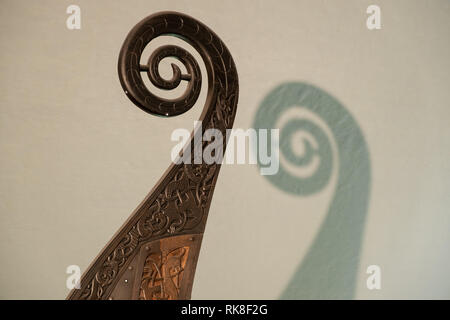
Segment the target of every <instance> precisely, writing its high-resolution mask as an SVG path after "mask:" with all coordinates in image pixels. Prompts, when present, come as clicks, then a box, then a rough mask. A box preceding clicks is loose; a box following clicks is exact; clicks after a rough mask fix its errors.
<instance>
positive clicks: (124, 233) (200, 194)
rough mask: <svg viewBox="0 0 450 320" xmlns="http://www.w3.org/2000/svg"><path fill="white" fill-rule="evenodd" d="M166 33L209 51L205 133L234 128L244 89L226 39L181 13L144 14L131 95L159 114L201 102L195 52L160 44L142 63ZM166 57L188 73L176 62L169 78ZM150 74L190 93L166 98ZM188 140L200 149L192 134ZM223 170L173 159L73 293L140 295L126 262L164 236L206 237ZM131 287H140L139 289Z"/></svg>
mask: <svg viewBox="0 0 450 320" xmlns="http://www.w3.org/2000/svg"><path fill="white" fill-rule="evenodd" d="M162 35H172V36H176V37H178V38H181V39H183V40H185V41H187V42H188V43H189V44H190V45H191V46H192V47H194V49H196V50H197V51H198V53H199V54H200V56H201V57H202V59H203V62H204V64H205V67H206V71H207V78H208V92H207V96H206V102H205V107H204V109H203V112H202V114H201V116H200V120H201V121H202V122H203V125H202V127H201V128H202V129H201V130H202V132H200V134H201V135H203V133H204V131H205V130H207V129H209V128H216V129H218V130H220V131H221V132H222V134H224V135H225V130H226V129H228V128H231V127H232V126H233V121H234V117H235V115H236V107H237V101H238V91H239V89H238V87H239V86H238V76H237V71H236V67H235V64H234V61H233V59H232V57H231V54H230V52H229V51H228V49H227V48H226V46H225V45H224V43H223V42H222V41H221V40H220V39H219V37H218V36H217V35H215V34H214V32H212V31H211V30H210V29H209V28H208V27H206V26H205V25H204V24H202V23H201V22H199V21H197V20H195V19H194V18H192V17H189V16H187V15H184V14H180V13H176V12H161V13H157V14H154V15H151V16H149V17H147V18H145V19H144V20H142V21H141V22H140V23H138V24H137V25H136V26H135V27H134V28H133V29H132V30H131V31H130V33H129V34H128V36H127V38H126V39H125V42H124V44H123V46H122V49H121V52H120V54H119V63H118V72H119V79H120V82H121V85H122V88H123V89H124V91H125V93H126V95H127V96H128V98H130V100H131V101H132V102H133V103H134V104H135V105H137V106H138V107H139V108H141V109H142V110H144V111H146V112H148V113H150V114H154V115H160V116H169V117H170V116H175V115H179V114H182V113H184V112H186V111H188V110H189V109H190V108H192V107H193V106H194V104H195V103H196V101H197V99H198V96H199V93H200V88H201V81H202V76H201V72H200V68H199V65H198V63H197V61H195V59H194V57H193V56H192V55H191V54H190V53H189V52H188V51H186V50H185V49H183V48H181V47H178V46H175V45H165V46H161V47H159V48H157V49H156V50H155V51H154V52H153V53H152V54H151V55H150V57H149V59H148V61H147V64H144V65H141V64H140V61H141V56H142V53H143V51H144V49H145V47H146V46H147V44H148V43H150V41H152V40H153V39H155V38H157V37H159V36H162ZM166 57H174V58H176V59H178V60H179V61H180V62H181V63H182V64H183V65H184V66H185V68H186V71H187V72H186V73H185V74H183V73H182V71H181V69H180V68H179V67H178V66H177V65H176V64H172V70H173V76H172V79H169V80H166V79H163V78H162V77H161V76H160V74H159V71H158V67H159V64H160V62H161V60H162V59H164V58H166ZM145 73H146V74H147V76H148V77H149V79H150V81H151V83H152V84H153V85H155V86H156V87H157V88H160V89H163V90H171V89H174V88H176V87H177V86H178V85H179V84H180V82H181V81H187V82H188V85H187V88H186V91H185V92H184V94H183V95H181V97H179V98H177V99H172V100H169V99H165V98H160V97H158V96H156V95H155V94H153V93H151V92H150V90H149V89H148V88H147V87H146V86H145V84H144V81H143V78H142V75H143V74H145ZM197 130H200V129H197ZM196 133H197V132H196ZM208 143H210V142H206V144H208ZM189 145H190V147H193V139H192V140H191V141H190V142H189ZM188 147H189V146H188ZM225 147H226V142H225V145H224V149H225ZM192 156H194V154H192ZM219 169H220V164H216V163H213V164H206V163H202V164H196V165H188V164H184V163H181V164H174V163H172V164H171V165H170V167H169V169H168V170H167V171H166V173H165V174H164V175H163V177H162V178H161V179H160V181H159V182H158V183H157V185H156V186H155V187H154V188H153V189H152V191H151V192H150V193H149V194H148V195H147V197H146V198H145V199H144V201H143V202H142V203H141V204H140V205H139V206H138V208H137V209H136V210H135V211H134V212H133V214H132V215H131V217H130V218H129V219H128V220H127V222H126V223H125V224H124V225H123V226H122V227H121V228H120V230H119V231H118V232H117V233H116V236H115V237H114V238H113V239H112V240H111V241H110V242H109V243H108V245H107V246H106V247H105V248H104V249H103V250H102V252H101V253H100V255H99V256H98V257H97V258H96V260H95V261H94V262H93V263H92V265H91V266H90V267H89V268H88V270H87V271H86V272H85V273H84V275H83V276H82V279H81V288H80V289H74V290H72V291H71V292H70V294H69V297H68V299H108V298H109V299H112V298H114V297H113V295H114V294H119V296H120V297H129V298H131V297H135V296H136V292H138V291H136V290H139V288H138V289H135V288H134V289H133V286H132V285H131V283H130V281H131V279H138V278H139V276H140V274H133V275H130V274H129V273H130V272H131V273H132V272H138V271H127V270H135V269H127V268H128V267H129V266H130V268H131V265H133V264H137V265H139V264H142V263H144V260H145V259H144V260H142V259H141V260H139V259H138V258H137V256H136V255H137V252H139V251H140V250H141V249H142V248H145V247H147V246H149V247H152V245H154V244H155V243H156V242H157V241H160V240H161V239H165V238H169V239H168V240H170V239H172V238H171V237H173V236H175V235H177V236H178V235H183V234H184V235H194V234H195V235H196V236H195V238H196V239H199V238H201V234H202V233H203V231H204V228H205V224H206V218H207V215H208V211H209V207H210V204H211V200H212V195H213V191H214V186H215V183H216V181H217V177H218V174H219ZM187 238H190V237H187ZM191 238H192V239H194V237H191ZM199 241H200V240H199ZM199 249H200V246H199V245H198V246H197V247H196V249H195V250H194V249H193V251H192V254H193V257H195V256H197V255H198V252H199ZM136 259H138V261H137V262H136ZM191 268H192V269H191V270H186V271H185V272H186V275H185V279H186V281H185V283H186V287H184V288H182V290H181V291H180V292H183V294H182V295H180V297H179V298H180V299H187V298H189V297H190V291H191V288H192V281H193V276H194V272H195V263H192V267H191ZM136 270H137V269H136ZM127 274H128V275H129V276H130V279H128V278H127V279H126V280H127V285H125V284H123V283H119V279H120V277H123V276H124V275H127ZM132 290H135V291H136V292H134V293H132V292H131V291H132ZM118 292H119V293H118Z"/></svg>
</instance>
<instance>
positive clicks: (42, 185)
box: [0, 0, 450, 299]
mask: <svg viewBox="0 0 450 320" xmlns="http://www.w3.org/2000/svg"><path fill="white" fill-rule="evenodd" d="M72 3H74V4H78V5H79V6H80V7H81V17H82V29H81V30H75V31H70V30H68V29H67V28H66V25H65V21H66V18H67V14H66V13H65V11H66V8H67V6H68V5H69V4H72ZM369 4H378V5H380V7H381V10H382V29H381V30H378V31H369V30H367V28H366V26H365V20H366V18H367V14H366V8H367V6H368V5H369ZM1 7H2V9H1V11H0V30H1V31H0V34H1V40H2V41H1V50H0V57H1V58H0V69H1V76H0V225H1V230H0V254H1V262H2V267H1V271H0V298H8V299H11V298H18V299H21V298H33V299H44V298H50V299H61V298H65V296H66V295H67V293H68V289H67V288H66V286H65V282H66V277H67V275H66V274H65V270H66V267H67V266H68V265H71V264H77V265H79V266H80V267H81V268H82V269H83V268H86V267H87V266H88V264H89V263H90V262H91V261H92V259H93V258H94V257H95V256H96V255H97V253H98V252H99V251H100V249H101V248H102V247H103V246H104V245H105V244H106V242H107V241H108V240H109V239H110V237H111V236H112V235H113V233H114V232H115V231H116V230H117V229H118V228H119V227H120V225H121V224H122V223H123V222H124V221H125V219H126V218H127V217H128V215H129V214H130V213H131V211H132V210H133V209H134V208H135V207H136V206H137V205H138V203H140V201H141V200H142V199H143V198H144V196H145V195H146V194H147V192H148V191H149V190H150V189H151V187H152V186H153V185H154V183H155V182H156V181H157V179H158V178H159V177H160V175H161V174H162V172H163V171H164V170H165V168H166V167H167V166H168V164H169V161H170V150H171V148H172V146H173V143H172V142H170V140H169V138H170V133H171V132H172V130H173V129H174V128H177V127H186V128H191V127H192V122H193V120H194V119H196V117H197V116H198V115H199V113H200V111H201V108H202V105H201V103H199V104H198V105H197V106H196V107H195V109H194V110H191V111H190V112H188V113H187V114H186V115H183V116H181V117H176V118H171V119H160V118H156V117H152V116H150V115H147V114H145V113H144V112H142V111H141V110H140V109H138V108H136V107H134V106H133V105H132V103H131V102H130V101H129V100H128V99H127V98H126V96H125V95H124V93H123V91H122V89H121V87H120V84H119V81H118V77H117V72H116V64H117V58H118V53H119V50H120V47H121V45H122V42H123V40H124V39H125V37H126V35H127V33H128V31H129V30H130V29H131V28H132V27H133V26H134V25H135V24H136V23H137V22H138V21H140V20H141V19H142V18H144V17H145V16H147V15H149V14H151V13H154V12H157V11H162V10H175V11H180V12H184V13H187V14H189V15H191V16H193V17H195V18H197V19H199V20H200V21H202V22H204V23H205V24H206V25H208V26H209V27H210V28H211V29H213V30H214V31H215V32H216V33H217V34H218V35H219V36H220V37H221V38H222V40H223V41H224V42H225V43H226V44H227V46H228V48H229V50H230V51H231V53H232V55H233V57H234V60H235V62H236V65H237V69H238V72H239V79H240V98H239V108H238V113H237V117H236V122H235V127H240V128H248V127H250V126H251V125H252V123H253V118H254V115H255V113H256V110H257V108H258V107H259V105H260V103H261V101H262V99H263V97H264V96H265V95H266V94H267V93H268V92H270V91H271V90H272V89H273V88H274V87H275V86H277V85H278V84H280V83H283V82H286V81H307V82H310V83H313V84H315V85H317V86H319V87H320V88H322V89H323V90H326V91H327V92H329V93H330V94H332V95H333V96H335V97H337V98H338V99H339V100H340V101H341V102H342V103H343V104H344V106H345V107H346V108H347V109H348V110H349V112H350V113H351V114H352V115H353V116H354V117H355V119H356V121H357V122H358V124H359V126H360V127H361V129H362V131H363V133H364V135H365V138H366V141H367V144H368V147H369V150H370V156H371V164H372V184H371V195H370V205H369V211H368V220H367V225H366V230H365V233H364V239H363V246H362V259H361V262H360V271H359V273H358V275H357V279H358V285H357V292H356V298H369V299H372V298H375V299H377V298H447V299H448V298H450V278H449V277H448V270H449V269H450V254H449V244H450V234H449V230H450V215H449V209H448V208H449V205H450V161H449V160H450V127H449V125H448V123H449V119H450V109H449V102H448V101H449V99H450V91H449V90H448V84H449V83H450V76H449V70H450V63H449V56H450V46H449V42H448V39H449V36H450V32H449V31H450V2H448V1H446V0H443V1H362V0H358V1H350V0H349V1H313V0H310V1H299V0H295V1H198V0H196V1H194V0H189V1H170V2H167V3H166V2H165V1H151V0H145V1H127V2H123V1H120V2H119V1H56V0H53V1H23V0H21V1H17V0H9V1H5V0H2V1H1ZM169 75H170V73H169ZM200 102H201V101H200ZM333 182H335V179H334V180H333V179H332V181H331V182H330V185H329V186H328V187H327V188H326V189H325V190H323V191H322V192H321V193H320V194H316V195H314V196H310V197H306V198H300V197H295V196H290V195H287V194H285V193H283V192H281V191H280V190H278V189H276V188H275V187H273V186H272V185H271V184H269V182H268V181H267V180H266V179H265V178H264V177H262V176H260V175H259V173H258V170H257V168H256V167H255V166H251V165H234V166H231V165H225V166H223V168H222V171H221V174H220V178H219V181H218V185H217V187H216V191H215V196H214V199H213V203H212V206H211V210H210V215H209V220H208V224H207V228H206V235H205V238H204V242H203V246H202V251H201V255H200V259H199V263H198V268H197V273H196V279H195V285H194V289H193V298H196V299H197V298H198V299H201V298H206V299H208V298H209V299H216V298H234V299H239V298H258V299H259V298H261V299H262V298H278V297H279V295H280V293H281V292H282V290H283V289H284V288H285V286H286V285H287V283H288V281H289V279H290V277H291V275H292V273H293V272H294V270H295V268H296V267H297V265H298V263H299V262H300V261H301V259H302V255H303V254H304V253H305V252H306V250H307V249H308V246H309V245H310V243H311V241H312V239H313V237H314V234H315V232H316V231H317V229H318V227H319V225H320V222H321V221H322V219H323V218H324V215H325V213H326V211H327V206H328V202H329V200H330V198H331V196H332V194H333V189H334V185H333ZM286 243H288V244H289V245H286ZM370 264H377V265H379V266H380V267H381V268H382V289H381V290H379V291H369V290H368V289H367V288H366V286H365V281H366V278H367V275H366V273H365V269H366V268H367V266H368V265H370Z"/></svg>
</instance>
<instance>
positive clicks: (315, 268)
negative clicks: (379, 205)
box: [254, 82, 371, 299]
mask: <svg viewBox="0 0 450 320" xmlns="http://www.w3.org/2000/svg"><path fill="white" fill-rule="evenodd" d="M291 108H294V109H295V108H297V109H298V108H300V109H303V108H304V109H306V110H308V111H310V112H312V113H314V114H315V115H317V116H318V117H319V118H320V119H321V120H323V122H325V124H326V126H327V127H328V128H329V130H330V131H331V135H332V139H334V142H335V145H336V148H337V157H338V159H337V161H335V162H333V152H332V151H333V150H332V148H331V144H330V141H329V139H328V136H327V135H326V133H325V132H324V131H323V130H322V129H321V128H320V127H319V126H317V125H316V124H314V123H313V122H312V121H311V120H309V119H305V120H303V119H291V120H288V121H287V122H286V124H285V125H284V126H283V127H282V128H280V141H279V144H280V153H281V154H282V155H283V156H284V157H285V158H286V161H287V162H289V163H290V164H291V165H292V166H305V165H308V164H309V163H311V161H312V158H313V157H314V156H316V157H318V158H319V159H320V160H319V161H320V164H319V165H318V167H317V168H316V170H315V172H314V173H313V174H312V175H310V176H308V177H306V178H305V177H298V176H295V175H293V174H292V173H291V172H289V171H288V170H287V168H285V167H283V166H282V165H281V164H280V170H279V172H278V173H277V174H275V175H272V176H265V177H266V178H267V179H268V180H269V181H270V182H271V183H272V184H273V185H275V186H276V187H277V188H279V189H281V190H283V191H284V192H287V193H290V194H295V195H299V196H307V195H310V194H313V193H316V192H318V191H320V190H322V189H323V188H324V187H325V186H326V185H327V184H328V182H329V180H330V177H331V174H332V172H333V163H337V168H336V170H337V186H336V189H335V193H334V195H333V198H332V200H331V203H330V206H329V208H328V212H327V215H326V218H325V220H324V221H323V223H322V224H321V226H320V229H319V231H318V233H317V235H316V237H315V239H314V241H313V243H312V245H311V246H310V248H309V249H308V252H307V254H306V255H305V256H304V257H303V259H302V261H301V262H300V264H299V266H298V268H297V269H296V271H295V272H294V274H293V276H292V277H291V280H290V281H289V283H288V285H287V287H286V288H285V289H284V290H283V292H282V294H281V296H280V298H281V299H352V298H354V295H355V287H356V276H357V272H358V266H359V259H360V251H361V242H362V236H363V232H364V226H365V221H366V216H367V208H368V202H369V193H370V181H371V166H370V158H369V151H368V147H367V144H366V142H365V139H364V136H363V134H362V132H361V129H360V128H359V126H358V124H357V123H356V121H355V120H354V118H353V117H352V116H351V114H350V113H349V112H348V111H347V110H346V109H345V108H344V107H343V106H342V105H341V103H339V101H337V100H336V99H335V98H333V97H332V96H331V95H329V94H328V93H326V92H325V91H323V90H322V89H320V88H318V87H315V86H313V85H310V84H306V83H302V82H289V83H284V84H281V85H279V86H278V87H277V88H275V89H274V90H272V91H271V92H270V93H269V94H268V95H267V96H266V97H265V99H264V100H263V102H262V104H261V106H260V108H259V109H258V111H257V114H256V116H255V120H254V127H255V128H257V129H269V128H275V127H274V126H275V124H276V122H277V119H279V118H280V117H281V116H282V114H283V113H285V112H287V111H288V110H289V109H291ZM298 131H306V132H308V133H309V134H310V135H312V136H313V137H314V139H315V140H316V142H317V146H316V147H313V146H312V144H311V143H310V142H309V141H308V140H306V139H303V144H304V145H303V148H304V149H303V151H304V152H303V154H302V155H301V156H299V155H298V154H295V152H294V151H293V150H292V137H293V135H294V134H295V132H298ZM259 165H260V166H262V164H261V163H259ZM299 210H301V209H299Z"/></svg>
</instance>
